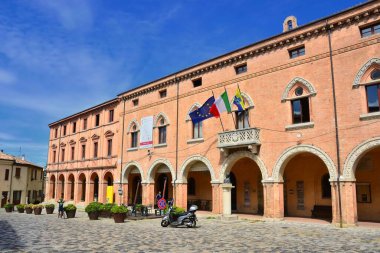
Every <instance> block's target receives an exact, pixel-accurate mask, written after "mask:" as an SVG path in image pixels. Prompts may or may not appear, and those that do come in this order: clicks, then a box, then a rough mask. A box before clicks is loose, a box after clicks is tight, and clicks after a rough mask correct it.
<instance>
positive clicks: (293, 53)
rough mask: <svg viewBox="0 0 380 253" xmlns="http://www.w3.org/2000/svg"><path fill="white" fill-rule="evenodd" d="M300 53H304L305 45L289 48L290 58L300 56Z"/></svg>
mask: <svg viewBox="0 0 380 253" xmlns="http://www.w3.org/2000/svg"><path fill="white" fill-rule="evenodd" d="M302 55H305V47H304V46H302V47H299V48H296V49H292V50H289V56H290V59H293V58H296V57H298V56H302Z"/></svg>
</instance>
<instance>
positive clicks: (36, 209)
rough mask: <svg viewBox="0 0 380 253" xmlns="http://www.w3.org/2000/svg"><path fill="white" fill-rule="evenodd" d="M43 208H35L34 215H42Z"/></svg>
mask: <svg viewBox="0 0 380 253" xmlns="http://www.w3.org/2000/svg"><path fill="white" fill-rule="evenodd" d="M41 212H42V208H34V214H35V215H41Z"/></svg>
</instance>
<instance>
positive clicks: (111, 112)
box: [108, 110, 114, 122]
mask: <svg viewBox="0 0 380 253" xmlns="http://www.w3.org/2000/svg"><path fill="white" fill-rule="evenodd" d="M113 113H114V110H110V114H109V120H108V121H109V122H113Z"/></svg>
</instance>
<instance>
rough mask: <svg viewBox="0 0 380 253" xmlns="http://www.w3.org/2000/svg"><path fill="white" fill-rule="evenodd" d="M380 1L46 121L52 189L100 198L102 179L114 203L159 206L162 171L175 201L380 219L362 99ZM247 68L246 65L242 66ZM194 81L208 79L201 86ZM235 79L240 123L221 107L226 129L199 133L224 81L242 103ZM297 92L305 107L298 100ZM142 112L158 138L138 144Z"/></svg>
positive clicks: (374, 67)
mask: <svg viewBox="0 0 380 253" xmlns="http://www.w3.org/2000/svg"><path fill="white" fill-rule="evenodd" d="M379 10H380V2H379V1H369V2H367V3H364V4H362V5H360V6H356V7H354V8H352V9H349V10H346V11H343V12H341V13H338V14H335V15H333V16H330V17H328V18H325V19H321V20H318V21H315V22H313V23H310V24H307V25H304V26H302V27H296V24H294V27H292V29H290V30H289V31H286V32H284V33H282V34H279V35H277V36H274V37H272V38H269V39H266V40H263V41H261V42H258V43H255V44H252V45H249V46H247V47H244V48H241V49H238V50H236V51H233V52H230V53H228V54H225V55H222V56H219V57H217V58H214V59H210V60H208V61H206V62H204V63H201V64H198V65H195V66H192V67H189V68H187V69H185V70H182V71H179V72H177V73H174V74H172V75H169V76H166V77H163V78H161V79H159V80H156V81H153V82H151V83H148V84H145V85H143V86H140V87H137V88H135V89H132V90H129V91H126V92H124V93H122V94H119V95H118V96H117V98H115V99H114V100H111V101H107V102H105V103H103V104H101V105H98V106H95V107H92V108H90V109H87V110H85V111H83V112H80V113H77V114H75V115H72V116H69V117H67V118H64V119H61V120H59V121H57V122H54V123H52V124H50V125H49V127H50V129H51V134H50V142H49V158H48V169H47V178H48V180H47V183H46V189H47V194H46V196H47V197H48V198H58V197H59V196H61V194H62V193H63V195H64V198H65V199H67V200H70V199H72V200H73V201H74V202H76V203H83V204H85V203H88V202H91V201H93V200H98V201H101V202H105V201H106V198H107V194H106V191H107V186H113V189H114V197H115V202H116V203H124V204H127V203H128V204H133V203H134V202H135V200H136V201H137V202H142V203H143V204H146V205H154V204H155V195H156V194H157V192H158V191H162V190H163V189H162V186H163V184H164V181H165V178H166V179H167V184H166V188H167V190H168V191H167V193H166V194H165V198H172V197H173V198H174V199H175V203H176V205H178V206H183V207H186V206H187V205H189V204H191V203H196V204H198V205H199V206H200V207H201V209H205V210H211V211H212V212H214V213H225V212H223V203H226V201H230V202H231V208H232V211H236V212H240V213H257V214H263V215H264V216H265V217H268V218H282V217H284V215H291V216H302V217H311V216H312V213H313V212H312V210H314V211H316V210H317V211H316V213H317V216H318V209H320V210H322V209H324V210H325V211H326V210H328V209H329V208H330V211H329V212H330V214H329V215H332V221H333V223H338V222H339V221H340V217H342V221H343V223H346V224H355V223H356V222H357V221H358V219H359V220H371V221H380V220H379V218H378V215H375V212H376V211H375V210H378V208H379V204H378V203H379V202H378V201H379V199H380V190H379V189H380V183H379V182H378V180H377V181H376V180H374V178H375V177H376V176H378V174H379V171H380V167H379V161H378V157H379V155H380V150H379V147H380V134H379V133H380V131H379V130H380V123H379V120H378V119H379V118H380V112H379V111H374V112H369V111H368V110H369V109H368V103H367V101H368V99H369V98H368V93H367V87H369V86H374V85H376V84H380V79H377V78H376V74H374V73H376V71H380V53H379V52H380V46H379V43H380V34H379V33H376V32H374V33H373V34H372V35H370V36H366V37H362V34H361V31H362V30H363V29H364V28H366V27H367V26H370V27H374V26H376V25H377V24H379V23H380V17H379ZM287 20H295V18H294V17H292V18H290V19H287ZM279 25H281V24H279ZM285 25H286V24H285V23H284V26H285ZM284 29H285V27H284ZM329 42H331V50H330V43H329ZM302 48H304V54H302ZM300 49H301V50H300ZM293 53H296V54H299V55H296V57H294V56H293V57H291V56H292V55H293ZM244 65H246V72H244V71H242V73H239V71H238V69H239V67H241V66H244ZM237 73H239V74H237ZM198 78H202V85H201V86H198V87H194V80H196V79H198ZM333 84H334V85H335V96H334V92H333ZM237 87H239V88H240V90H241V92H242V95H243V97H244V100H245V104H246V107H247V108H248V109H247V111H246V112H245V113H246V114H247V115H248V120H246V122H243V121H244V120H242V121H241V122H240V125H239V127H237V126H236V124H235V121H237V120H238V117H242V116H241V115H242V114H240V116H239V115H238V114H239V113H236V112H233V113H231V114H226V113H225V114H222V115H221V122H222V123H223V127H222V125H221V124H220V121H219V120H218V119H215V118H212V119H208V120H205V121H203V122H202V129H201V133H202V134H201V135H200V134H199V133H198V132H197V131H198V129H199V128H197V131H195V134H194V126H193V123H192V121H191V120H190V118H189V115H188V114H189V112H191V111H192V110H194V109H196V108H198V107H200V106H201V105H202V104H203V102H205V101H206V100H207V99H208V98H209V97H210V96H212V94H213V93H214V94H215V97H218V96H219V95H220V94H221V93H222V92H224V90H227V92H228V94H229V98H230V100H231V106H232V108H233V109H234V110H236V109H237V108H236V106H234V105H233V103H232V98H233V96H234V94H235V91H236V89H237ZM300 90H302V92H299V91H300ZM300 93H302V94H300ZM163 94H166V96H164V95H163ZM372 95H373V94H372ZM372 95H371V96H372ZM378 96H380V95H378ZM334 98H335V99H336V114H337V117H336V119H337V128H336V126H335V122H336V120H335V113H334ZM378 99H379V98H378ZM299 101H301V102H300V103H301V105H300V107H301V111H302V110H303V112H301V111H299V110H297V109H295V108H297V103H298V102H299ZM302 103H307V104H306V105H305V104H302ZM110 110H114V119H113V121H111V122H110V120H109V117H110V116H109V114H110ZM292 112H295V114H294V115H292ZM303 113H305V114H303ZM97 114H99V115H100V116H99V121H100V122H99V126H95V124H96V115H97ZM146 116H154V128H153V142H154V146H153V147H152V148H149V149H142V148H139V146H138V145H137V147H134V145H133V141H134V138H135V137H136V136H137V140H139V136H140V124H141V118H143V117H146ZM297 117H301V118H302V119H301V122H299V121H297V119H298V118H297ZM85 118H87V129H86V130H84V129H83V124H84V123H83V121H84V119H85ZM295 118H296V119H295ZM295 120H296V121H295ZM73 122H77V123H76V132H75V133H73ZM294 122H296V123H294ZM65 125H66V134H63V131H64V126H65ZM236 128H239V129H236ZM56 129H57V130H56ZM163 129H165V130H163ZM336 129H338V133H337V130H336ZM56 131H57V135H56ZM163 132H165V138H163ZM160 133H161V140H160ZM110 139H112V152H111V154H110V155H109V153H108V151H109V150H108V149H109V148H108V147H109V142H108V140H110ZM337 139H338V142H337ZM137 142H138V141H137ZM95 143H98V144H95ZM338 144H339V148H337V145H338ZM82 145H85V146H86V154H85V157H84V159H82V150H81V149H82ZM95 145H97V148H95ZM72 147H74V151H73V152H74V157H71V152H72ZM63 149H64V150H65V151H64V152H63ZM94 149H98V154H97V157H96V158H94V156H95V155H94ZM337 152H339V154H337ZM62 153H64V155H65V157H64V159H63V160H62ZM54 156H55V158H54ZM338 157H339V159H338ZM71 158H73V159H71ZM338 168H339V169H340V170H339V169H338ZM357 168H358V171H356V170H357ZM227 175H229V179H230V181H231V182H232V184H233V185H234V186H235V188H232V190H231V193H230V194H229V195H225V192H223V185H224V183H225V178H226V176H227ZM326 175H327V176H326ZM190 178H191V179H190ZM189 179H190V182H189ZM326 182H327V183H326ZM329 184H330V188H329V187H328V186H329ZM357 184H358V185H357ZM326 185H327V187H326ZM357 186H359V187H357ZM328 188H329V189H328ZM119 189H120V190H122V192H121V193H122V194H121V195H119V194H118V190H119ZM357 193H359V194H360V196H359V197H358V196H357ZM223 196H229V197H228V198H230V199H228V200H227V199H225V198H223ZM326 207H328V208H327V209H326ZM369 209H371V210H374V211H373V212H371V211H366V210H369ZM325 211H322V212H325Z"/></svg>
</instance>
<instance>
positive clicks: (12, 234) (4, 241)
mask: <svg viewBox="0 0 380 253" xmlns="http://www.w3.org/2000/svg"><path fill="white" fill-rule="evenodd" d="M24 247H25V245H24V244H23V243H22V242H21V239H20V237H19V236H18V235H17V233H16V231H15V230H14V229H13V227H12V226H11V225H10V224H9V222H8V221H4V220H0V251H2V250H21V249H22V248H24Z"/></svg>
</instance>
